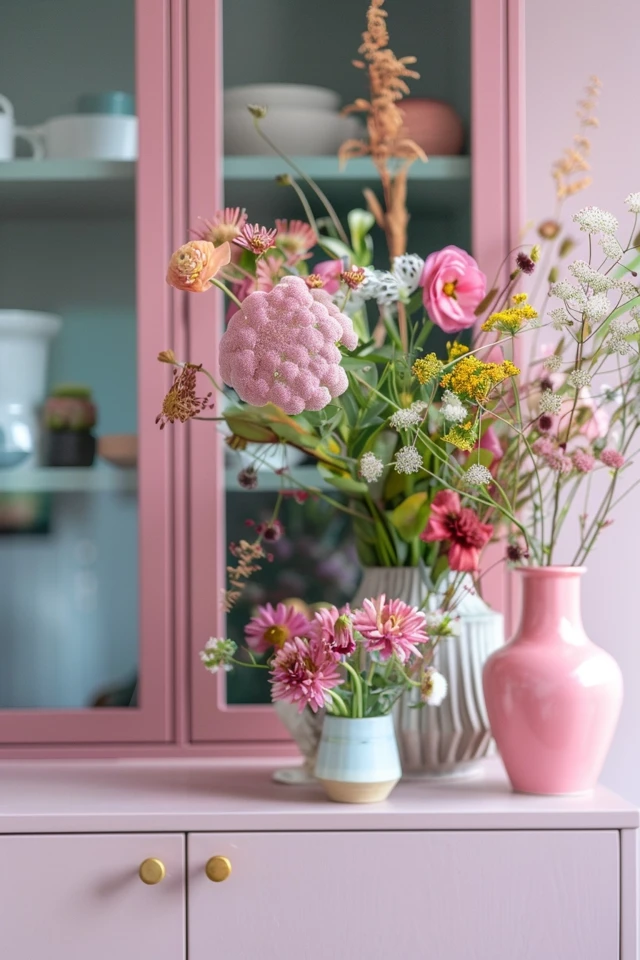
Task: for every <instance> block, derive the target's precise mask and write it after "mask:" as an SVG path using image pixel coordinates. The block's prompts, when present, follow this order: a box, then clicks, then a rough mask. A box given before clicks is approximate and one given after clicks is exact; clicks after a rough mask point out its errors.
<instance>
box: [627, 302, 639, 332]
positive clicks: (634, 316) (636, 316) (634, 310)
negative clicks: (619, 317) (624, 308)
mask: <svg viewBox="0 0 640 960" xmlns="http://www.w3.org/2000/svg"><path fill="white" fill-rule="evenodd" d="M629 316H630V317H631V319H632V320H636V321H637V323H638V327H640V307H631V310H630V311H629Z"/></svg>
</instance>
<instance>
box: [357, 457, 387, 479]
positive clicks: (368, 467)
mask: <svg viewBox="0 0 640 960" xmlns="http://www.w3.org/2000/svg"><path fill="white" fill-rule="evenodd" d="M383 470H384V463H383V462H382V460H380V458H379V457H376V455H375V453H363V454H362V456H361V457H360V464H359V473H360V476H361V477H362V479H363V480H366V481H367V483H375V482H376V480H379V479H380V477H381V476H382V471H383Z"/></svg>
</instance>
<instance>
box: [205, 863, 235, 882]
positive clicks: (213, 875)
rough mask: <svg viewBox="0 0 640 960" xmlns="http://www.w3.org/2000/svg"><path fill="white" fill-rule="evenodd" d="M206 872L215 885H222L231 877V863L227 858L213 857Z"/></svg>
mask: <svg viewBox="0 0 640 960" xmlns="http://www.w3.org/2000/svg"><path fill="white" fill-rule="evenodd" d="M204 872H205V873H206V875H207V876H208V877H209V880H213V882H214V883H222V881H223V880H226V879H227V878H228V877H229V876H231V861H230V860H229V859H228V858H227V857H211V859H210V860H207V865H206V867H205V868H204Z"/></svg>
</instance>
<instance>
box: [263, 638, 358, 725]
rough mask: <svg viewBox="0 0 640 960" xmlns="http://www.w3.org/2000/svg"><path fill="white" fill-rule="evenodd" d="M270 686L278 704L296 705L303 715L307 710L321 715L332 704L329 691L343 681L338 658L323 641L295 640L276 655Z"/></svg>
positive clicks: (290, 641) (288, 641)
mask: <svg viewBox="0 0 640 960" xmlns="http://www.w3.org/2000/svg"><path fill="white" fill-rule="evenodd" d="M270 682H271V685H272V686H271V696H272V698H273V699H274V700H284V701H285V702H286V703H294V704H296V705H297V707H298V710H299V711H300V712H301V713H302V711H303V710H304V708H305V707H306V706H309V707H310V708H311V709H312V710H313V712H314V713H317V712H318V710H319V709H321V708H322V707H325V706H326V705H327V704H328V703H329V702H330V701H331V696H330V694H329V690H331V689H332V688H333V687H337V686H338V685H339V684H340V683H341V682H342V678H341V677H340V674H339V673H338V667H337V663H336V660H335V657H334V656H333V655H332V653H331V651H330V650H329V648H328V647H327V646H326V645H325V644H324V643H323V642H322V640H320V639H311V640H304V639H302V638H301V637H294V638H293V639H292V640H287V642H286V643H285V644H284V646H283V647H281V648H280V649H279V650H278V651H277V652H276V655H275V657H274V659H273V663H272V666H271V681H270Z"/></svg>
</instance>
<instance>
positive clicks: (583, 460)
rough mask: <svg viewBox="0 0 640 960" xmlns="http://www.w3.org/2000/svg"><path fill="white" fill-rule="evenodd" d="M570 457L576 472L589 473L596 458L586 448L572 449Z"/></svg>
mask: <svg viewBox="0 0 640 960" xmlns="http://www.w3.org/2000/svg"><path fill="white" fill-rule="evenodd" d="M572 459H573V465H574V467H575V468H576V470H577V471H578V473H591V471H592V470H593V468H594V467H595V464H596V458H595V457H594V456H593V454H592V453H589V451H588V450H574V452H573V457H572Z"/></svg>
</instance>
